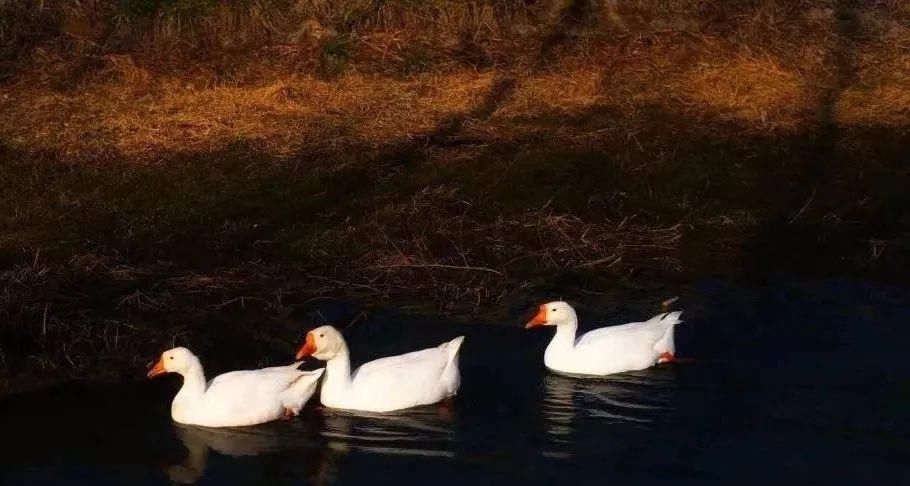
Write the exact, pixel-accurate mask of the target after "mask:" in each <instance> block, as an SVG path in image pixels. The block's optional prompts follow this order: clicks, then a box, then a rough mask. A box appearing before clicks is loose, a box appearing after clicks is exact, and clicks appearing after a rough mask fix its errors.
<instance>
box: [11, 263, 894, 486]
mask: <svg viewBox="0 0 910 486" xmlns="http://www.w3.org/2000/svg"><path fill="white" fill-rule="evenodd" d="M684 294H685V298H684V299H683V300H682V301H681V302H680V305H681V307H682V308H683V309H684V310H685V313H684V315H683V318H684V320H685V321H686V322H685V323H684V324H683V325H682V326H681V327H679V328H678V329H677V348H678V354H679V355H680V356H686V357H691V358H693V359H694V360H695V361H694V362H693V363H690V364H683V365H672V366H664V367H659V368H654V369H651V370H647V371H644V372H637V373H629V374H623V375H617V376H614V377H610V378H609V379H598V380H590V379H575V378H568V377H561V376H556V375H553V374H551V373H548V372H547V371H546V370H545V369H544V367H543V364H542V359H543V348H544V347H545V345H546V343H547V341H548V340H549V339H550V337H551V336H552V334H551V331H549V330H544V331H540V332H534V331H524V330H523V329H521V328H519V327H518V324H519V323H520V322H521V317H520V316H517V315H516V318H515V321H514V322H509V323H503V325H499V326H493V325H467V326H465V325H453V324H449V323H445V322H432V321H433V319H432V318H427V319H426V320H423V321H417V320H413V319H411V318H408V319H403V318H398V317H394V316H377V317H376V318H375V319H372V320H370V321H369V322H366V323H362V324H358V325H355V326H354V327H352V328H350V329H347V330H345V333H346V335H347V336H348V338H349V344H350V346H351V349H352V353H353V355H354V359H355V361H358V360H359V361H363V360H366V359H372V358H374V357H378V356H381V355H385V354H390V353H401V352H406V351H410V350H413V349H417V348H420V347H426V346H430V345H435V344H438V343H439V342H442V341H443V340H445V339H449V338H451V337H453V336H455V335H457V334H465V335H466V336H467V339H466V341H465V345H464V347H463V348H462V358H461V368H462V376H463V383H462V388H461V392H460V394H459V395H458V397H457V399H456V401H455V403H454V406H453V407H451V408H445V407H437V406H431V407H424V408H420V409H414V410H409V411H405V412H402V413H398V414H393V415H385V416H363V415H356V414H350V413H341V412H335V411H330V410H324V409H322V408H321V407H317V406H316V405H317V402H318V400H314V401H312V402H311V403H310V404H308V406H307V408H306V410H305V412H304V413H303V414H302V415H301V416H300V417H298V418H297V419H296V420H292V421H287V422H275V423H271V424H266V425H263V426H259V427H251V428H243V429H203V428H194V427H182V426H176V425H174V424H172V423H171V421H170V418H169V416H168V407H169V403H170V399H171V398H172V396H173V391H174V390H175V388H176V387H177V386H178V385H179V380H177V379H171V378H168V379H164V380H161V381H155V382H138V383H135V384H129V385H100V384H85V383H79V384H71V385H66V386H61V387H58V388H54V389H50V390H46V391H43V392H38V393H31V394H24V395H19V396H14V397H10V398H8V399H6V400H5V401H4V402H2V403H0V427H2V428H0V430H2V434H3V436H2V437H3V442H4V447H3V449H4V453H3V454H0V467H2V469H0V471H2V472H0V474H2V480H0V482H2V483H4V484H91V485H96V484H168V483H171V482H180V483H192V482H196V483H198V484H308V483H312V484H358V483H377V482H380V483H384V482H396V483H404V484H415V483H422V484H475V483H480V484H485V483H493V482H497V483H503V484H507V483H508V482H520V483H537V484H542V483H560V484H658V483H659V484H738V485H742V484H767V483H768V482H769V481H778V482H783V483H785V484H786V483H796V482H800V483H808V484H910V360H908V350H907V346H908V338H910V299H908V292H907V290H906V289H902V288H889V287H881V286H874V285H871V284H865V283H860V282H851V281H815V282H812V283H789V284H786V285H763V286H741V285H733V284H730V283H727V282H724V281H704V282H701V283H700V284H698V285H695V286H692V287H691V288H689V289H687V290H686V291H685V292H684ZM592 301H593V300H592ZM580 304H586V305H579V306H578V310H579V313H580V319H581V326H582V328H583V329H587V328H591V327H596V326H598V325H601V323H609V324H618V323H623V322H627V321H633V320H642V319H644V318H647V317H650V315H651V314H653V313H654V312H656V310H657V309H653V308H647V307H646V306H644V305H638V304H636V303H635V302H631V301H630V302H628V303H624V304H623V305H612V306H602V305H594V304H592V303H590V302H589V303H584V302H582V303H580ZM226 352H229V350H226ZM203 362H204V357H203Z"/></svg>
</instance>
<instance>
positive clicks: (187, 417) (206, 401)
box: [148, 348, 323, 427]
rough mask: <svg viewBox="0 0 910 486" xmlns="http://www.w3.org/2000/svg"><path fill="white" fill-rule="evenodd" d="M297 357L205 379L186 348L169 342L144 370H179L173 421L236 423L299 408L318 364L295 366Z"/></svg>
mask: <svg viewBox="0 0 910 486" xmlns="http://www.w3.org/2000/svg"><path fill="white" fill-rule="evenodd" d="M299 365H300V362H296V363H293V364H290V365H287V366H276V367H273V368H262V369H258V370H244V371H232V372H230V373H225V374H223V375H218V376H216V377H215V378H213V379H212V380H211V381H209V382H208V383H206V382H205V374H204V373H203V371H202V364H201V363H200V362H199V358H197V357H196V355H194V354H193V353H192V352H191V351H190V350H189V349H186V348H174V349H170V350H168V351H165V352H163V353H161V358H160V359H159V360H158V362H157V363H155V366H154V367H152V369H151V370H149V372H148V377H149V378H152V377H155V376H158V375H162V374H164V373H178V374H180V375H182V376H183V386H182V387H181V388H180V391H179V392H177V395H176V396H175V397H174V401H173V402H171V418H173V419H174V421H175V422H179V423H181V424H190V425H203V426H206V427H240V426H244V425H256V424H261V423H263V422H269V421H271V420H275V419H278V418H282V417H290V416H293V415H297V414H298V413H300V409H301V408H303V405H304V404H305V403H306V401H307V400H309V399H310V397H311V396H313V392H315V391H316V383H317V382H318V381H319V377H320V376H322V372H323V370H322V369H318V370H316V371H301V370H298V369H297V367H298V366H299Z"/></svg>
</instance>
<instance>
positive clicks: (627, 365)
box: [525, 301, 682, 375]
mask: <svg viewBox="0 0 910 486" xmlns="http://www.w3.org/2000/svg"><path fill="white" fill-rule="evenodd" d="M681 314H682V312H670V313H666V314H659V315H656V316H654V317H652V318H651V319H649V320H647V321H645V322H632V323H629V324H623V325H621V326H611V327H602V328H600V329H595V330H593V331H590V332H588V333H586V334H584V335H582V336H581V337H580V338H578V339H577V340H576V339H575V331H576V329H577V328H578V317H576V315H575V309H573V308H572V306H570V305H569V304H567V303H565V302H562V301H557V302H550V303H548V304H543V305H541V306H540V310H539V312H538V313H537V315H536V316H535V317H534V318H533V319H532V320H531V321H530V322H528V324H527V325H526V326H525V328H528V329H530V328H532V327H538V326H556V335H555V336H553V340H552V341H550V344H549V346H547V350H546V351H545V352H544V356H543V362H544V364H545V365H546V366H547V368H549V369H551V370H553V371H556V372H561V373H568V374H574V375H609V374H613V373H621V372H623V371H634V370H643V369H645V368H649V367H651V366H654V365H655V364H657V363H666V362H669V361H674V360H675V359H676V358H675V356H674V353H675V352H676V347H675V345H674V343H673V328H674V326H676V325H677V324H679V323H680V322H682V321H681V320H679V316H680V315H681Z"/></svg>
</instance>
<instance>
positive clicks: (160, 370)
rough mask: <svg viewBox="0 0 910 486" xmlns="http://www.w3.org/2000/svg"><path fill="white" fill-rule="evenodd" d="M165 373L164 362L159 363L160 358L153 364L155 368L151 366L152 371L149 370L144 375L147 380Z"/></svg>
mask: <svg viewBox="0 0 910 486" xmlns="http://www.w3.org/2000/svg"><path fill="white" fill-rule="evenodd" d="M165 373H167V370H166V369H164V361H161V358H158V362H157V363H155V366H152V369H150V370H149V372H148V374H147V375H145V376H147V377H149V378H154V377H156V376H158V375H163V374H165Z"/></svg>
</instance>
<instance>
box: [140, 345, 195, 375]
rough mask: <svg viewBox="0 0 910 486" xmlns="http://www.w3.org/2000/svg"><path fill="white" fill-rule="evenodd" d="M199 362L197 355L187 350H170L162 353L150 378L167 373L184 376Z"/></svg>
mask: <svg viewBox="0 0 910 486" xmlns="http://www.w3.org/2000/svg"><path fill="white" fill-rule="evenodd" d="M198 362H199V360H198V358H196V355H195V354H193V353H192V352H191V351H190V350H189V349H186V348H174V349H169V350H167V351H165V352H163V353H161V357H160V358H158V362H157V363H155V366H153V367H152V369H150V370H149V372H148V375H147V376H148V377H149V378H154V377H156V376H158V375H163V374H165V373H180V374H184V373H185V372H186V371H188V370H189V369H190V368H191V367H192V366H193V365H195V364H196V363H198Z"/></svg>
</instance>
